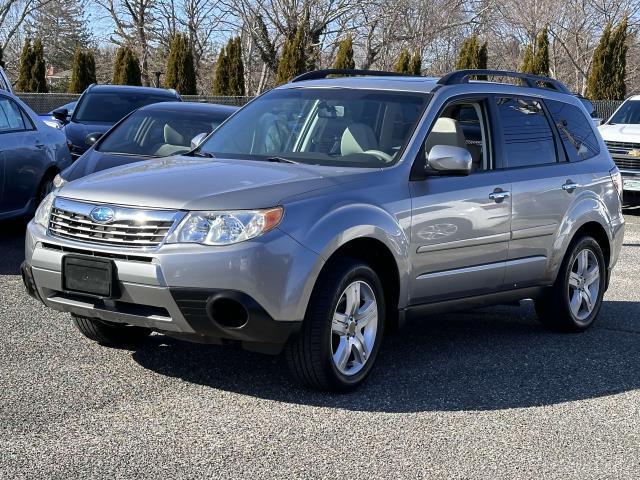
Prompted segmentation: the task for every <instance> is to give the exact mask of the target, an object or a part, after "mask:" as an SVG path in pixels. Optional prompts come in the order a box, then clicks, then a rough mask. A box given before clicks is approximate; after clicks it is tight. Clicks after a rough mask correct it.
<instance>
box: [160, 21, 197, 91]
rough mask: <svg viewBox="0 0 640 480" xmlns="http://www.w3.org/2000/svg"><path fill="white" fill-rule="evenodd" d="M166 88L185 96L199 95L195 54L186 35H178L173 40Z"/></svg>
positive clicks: (170, 48)
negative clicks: (194, 62) (194, 60)
mask: <svg viewBox="0 0 640 480" xmlns="http://www.w3.org/2000/svg"><path fill="white" fill-rule="evenodd" d="M165 87H166V88H174V89H175V90H177V91H178V92H179V93H181V94H183V95H195V94H197V93H198V92H197V88H196V71H195V68H194V65H193V52H192V50H191V46H190V45H189V40H188V39H187V36H186V35H183V34H181V33H177V34H175V35H174V36H173V38H172V39H171V45H170V47H169V60H168V63H167V74H166V76H165Z"/></svg>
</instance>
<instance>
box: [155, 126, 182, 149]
mask: <svg viewBox="0 0 640 480" xmlns="http://www.w3.org/2000/svg"><path fill="white" fill-rule="evenodd" d="M163 133H164V141H165V144H164V145H162V146H161V147H160V148H158V150H156V153H155V154H156V156H158V157H168V156H169V155H173V154H174V153H176V152H179V151H182V152H184V151H185V148H187V149H188V147H185V139H184V137H183V136H182V135H181V134H180V133H179V132H177V131H176V130H175V129H174V128H172V127H170V126H169V125H165V126H164V132H163Z"/></svg>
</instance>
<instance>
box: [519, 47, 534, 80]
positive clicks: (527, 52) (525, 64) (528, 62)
mask: <svg viewBox="0 0 640 480" xmlns="http://www.w3.org/2000/svg"><path fill="white" fill-rule="evenodd" d="M534 68H535V67H534V57H533V47H532V46H531V44H527V46H526V47H525V48H524V59H523V60H522V66H521V67H520V71H521V72H522V73H531V74H533V73H534Z"/></svg>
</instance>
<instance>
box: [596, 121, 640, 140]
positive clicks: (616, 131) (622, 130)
mask: <svg viewBox="0 0 640 480" xmlns="http://www.w3.org/2000/svg"><path fill="white" fill-rule="evenodd" d="M598 130H600V135H602V138H603V139H604V140H608V141H610V142H633V143H640V125H629V124H622V123H616V124H614V125H609V124H604V125H600V126H599V127H598Z"/></svg>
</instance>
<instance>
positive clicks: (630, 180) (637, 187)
mask: <svg viewBox="0 0 640 480" xmlns="http://www.w3.org/2000/svg"><path fill="white" fill-rule="evenodd" d="M620 173H621V174H622V183H623V187H622V188H623V190H624V191H626V192H638V193H640V170H628V169H622V168H621V169H620Z"/></svg>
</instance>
